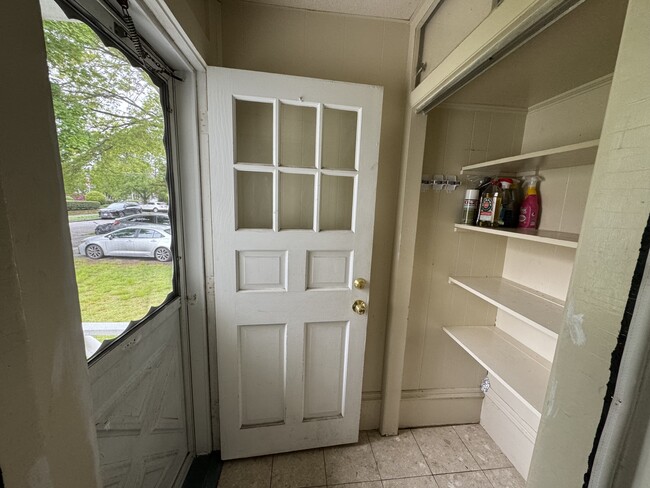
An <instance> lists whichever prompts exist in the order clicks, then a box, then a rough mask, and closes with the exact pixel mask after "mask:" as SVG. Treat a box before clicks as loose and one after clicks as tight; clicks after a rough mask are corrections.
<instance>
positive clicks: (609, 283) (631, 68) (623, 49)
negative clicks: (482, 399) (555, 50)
mask: <svg viewBox="0 0 650 488" xmlns="http://www.w3.org/2000/svg"><path fill="white" fill-rule="evenodd" d="M649 42H650V5H649V4H648V2H647V1H646V0H630V3H629V8H628V15H627V18H626V23H625V27H624V30H623V37H622V41H621V46H620V51H619V57H618V61H617V65H616V70H615V72H614V78H613V82H612V88H611V93H610V99H609V103H608V106H607V112H606V116H605V122H604V125H603V132H602V134H601V143H600V147H599V151H598V156H597V159H596V164H595V167H594V173H593V178H592V182H591V187H590V189H589V197H588V202H587V210H586V212H585V216H584V221H583V224H582V229H581V234H580V245H579V248H578V251H577V254H576V261H575V265H574V272H573V277H572V279H571V285H570V288H569V293H568V298H567V306H566V311H565V318H564V329H563V330H562V333H561V335H560V338H559V341H558V348H557V351H556V356H555V361H554V364H553V370H552V372H551V378H550V383H551V387H550V388H549V390H548V392H547V397H546V402H545V408H544V412H543V414H542V422H541V425H540V429H539V433H538V438H537V439H538V440H537V445H536V447H535V453H534V456H533V461H532V466H531V471H530V475H529V479H528V486H529V487H531V488H538V487H539V488H546V487H549V486H562V487H564V486H566V487H573V486H582V483H583V475H584V473H585V472H586V470H587V461H588V457H589V453H590V452H591V449H592V446H593V442H594V435H595V433H596V427H597V425H598V421H599V419H600V415H601V410H602V406H603V396H604V394H605V386H606V384H607V381H608V379H609V366H610V361H611V352H612V350H613V348H614V346H615V344H616V339H617V334H618V332H619V329H620V324H621V319H622V317H623V313H624V309H625V304H626V302H627V297H628V293H629V289H630V283H631V277H632V273H633V270H634V267H635V264H636V259H637V256H638V248H639V244H640V241H641V234H642V232H643V229H644V227H645V224H646V221H647V219H648V214H649V212H650V163H649V162H648V154H650V58H649V57H648V56H647V49H646V47H647V45H648V43H649ZM549 467H552V469H549Z"/></svg>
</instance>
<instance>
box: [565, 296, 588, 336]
mask: <svg viewBox="0 0 650 488" xmlns="http://www.w3.org/2000/svg"><path fill="white" fill-rule="evenodd" d="M584 318H585V314H583V313H575V311H574V307H573V300H571V301H569V302H568V304H567V314H566V325H567V327H568V329H569V335H570V336H571V341H572V342H573V343H574V344H575V345H576V346H584V345H585V344H586V343H587V334H585V329H584V327H583V326H582V323H583V321H584Z"/></svg>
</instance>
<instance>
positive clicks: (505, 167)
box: [460, 139, 599, 176]
mask: <svg viewBox="0 0 650 488" xmlns="http://www.w3.org/2000/svg"><path fill="white" fill-rule="evenodd" d="M598 143H599V139H595V140H592V141H587V142H580V143H577V144H569V145H568V146H560V147H554V148H551V149H545V150H543V151H535V152H531V153H527V154H521V155H519V156H512V157H508V158H501V159H495V160H492V161H486V162H485V163H478V164H470V165H468V166H463V167H462V168H461V171H460V172H461V174H478V175H495V174H497V173H498V174H499V175H505V176H508V175H513V176H514V175H517V174H519V173H526V172H530V171H539V170H543V169H556V168H568V167H570V166H584V165H587V164H593V163H594V161H595V159H596V152H597V151H598Z"/></svg>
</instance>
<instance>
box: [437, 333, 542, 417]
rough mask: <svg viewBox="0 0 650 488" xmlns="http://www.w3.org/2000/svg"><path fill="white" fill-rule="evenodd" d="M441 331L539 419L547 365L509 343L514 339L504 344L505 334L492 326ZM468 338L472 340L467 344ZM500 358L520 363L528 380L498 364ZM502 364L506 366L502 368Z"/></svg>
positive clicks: (514, 369) (511, 367)
mask: <svg viewBox="0 0 650 488" xmlns="http://www.w3.org/2000/svg"><path fill="white" fill-rule="evenodd" d="M443 330H444V331H445V333H446V334H447V335H448V336H449V337H451V339H452V340H453V341H454V342H456V343H457V344H458V345H459V346H460V347H462V348H463V350H465V352H467V353H468V354H469V355H470V356H471V357H472V358H473V359H474V360H475V361H476V362H478V363H479V364H480V365H481V366H482V367H484V368H485V369H486V370H487V371H488V372H489V373H490V374H491V375H493V376H494V377H495V378H497V379H498V380H499V381H500V382H502V383H503V384H504V385H505V387H506V388H508V390H509V391H510V392H511V393H512V394H513V395H515V396H516V397H517V398H518V399H519V400H520V401H521V402H523V403H524V404H525V405H526V406H527V407H528V408H530V409H531V410H532V411H533V412H534V413H535V414H536V415H537V416H541V411H542V408H543V403H544V395H545V392H546V387H547V386H548V378H549V376H550V364H549V365H548V366H545V365H544V364H542V363H541V362H540V361H539V360H537V359H535V358H534V357H533V356H532V355H531V354H529V353H527V352H526V351H527V349H528V348H526V347H525V346H523V344H519V346H515V345H514V344H513V342H514V343H516V342H517V341H515V340H514V339H512V338H511V340H506V339H505V338H504V336H506V335H507V334H506V333H505V332H502V331H499V329H498V328H497V327H495V326H491V325H485V326H456V327H443ZM470 338H472V339H471V340H469V339H470ZM486 339H489V341H490V342H491V343H490V344H485V342H486ZM495 345H496V347H494V348H493V349H491V346H495ZM533 354H534V353H533ZM503 356H509V357H515V358H516V359H517V361H519V362H524V363H525V364H526V365H527V370H526V371H528V372H532V374H531V375H530V377H527V376H526V374H525V373H524V372H523V369H519V368H517V365H515V364H511V363H510V362H508V361H500V360H499V358H502V357H503ZM504 362H505V363H507V365H506V364H503V363H504ZM499 363H501V364H499ZM522 374H523V375H522ZM517 376H519V378H517ZM513 383H514V384H513ZM535 383H538V384H535ZM526 389H528V390H529V391H528V393H527V394H526V393H524V390H526Z"/></svg>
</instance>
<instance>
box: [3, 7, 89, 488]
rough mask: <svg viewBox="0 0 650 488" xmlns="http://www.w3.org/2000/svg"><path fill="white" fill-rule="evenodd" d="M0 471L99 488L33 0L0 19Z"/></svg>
mask: <svg viewBox="0 0 650 488" xmlns="http://www.w3.org/2000/svg"><path fill="white" fill-rule="evenodd" d="M0 46H2V48H1V51H0V62H1V63H2V66H3V68H4V69H5V70H6V71H5V73H6V74H5V76H3V78H2V91H0V107H2V108H1V110H0V111H1V113H2V117H1V118H0V147H2V150H1V151H0V277H1V278H0V297H2V298H1V300H2V302H1V305H0V391H1V392H2V394H0V432H1V433H2V434H1V435H0V468H1V469H2V473H3V477H4V484H5V486H7V487H8V488H13V487H23V486H25V487H30V488H31V487H41V486H42V487H60V488H70V487H73V486H83V487H88V488H92V487H98V486H100V483H99V479H98V467H97V466H98V463H97V456H98V454H97V440H96V437H95V428H94V425H93V421H92V417H91V398H90V388H89V381H88V370H87V367H86V358H85V353H84V341H83V335H82V330H81V315H80V311H79V302H78V297H77V287H76V282H75V276H74V268H73V264H72V248H71V245H70V233H69V229H68V223H67V213H66V210H65V194H64V190H63V180H62V175H61V169H60V168H61V165H60V162H59V157H58V148H57V143H56V133H55V127H54V114H53V110H52V100H51V95H50V86H49V81H48V77H47V65H46V61H45V43H44V39H43V28H42V24H41V18H40V9H39V5H38V1H37V0H27V1H24V2H19V3H17V4H15V5H13V6H12V8H11V9H10V10H7V11H6V12H4V13H3V15H2V16H0Z"/></svg>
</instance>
